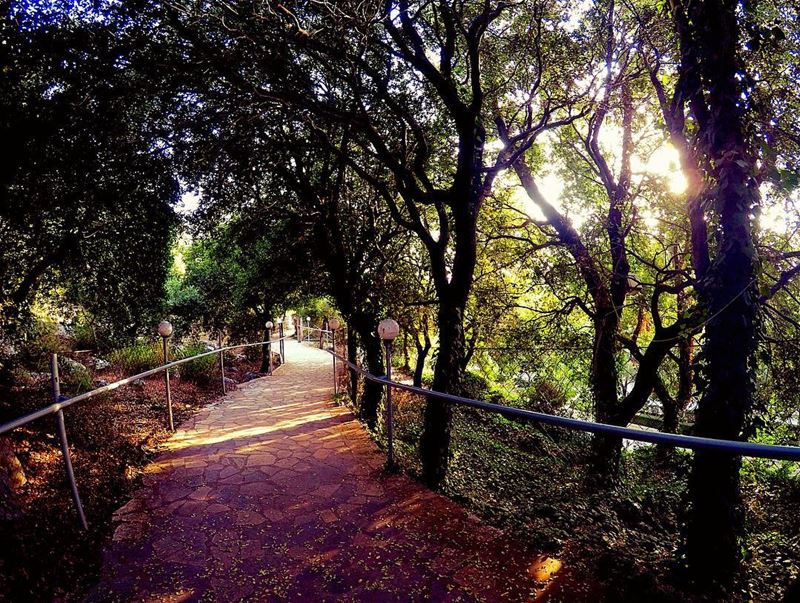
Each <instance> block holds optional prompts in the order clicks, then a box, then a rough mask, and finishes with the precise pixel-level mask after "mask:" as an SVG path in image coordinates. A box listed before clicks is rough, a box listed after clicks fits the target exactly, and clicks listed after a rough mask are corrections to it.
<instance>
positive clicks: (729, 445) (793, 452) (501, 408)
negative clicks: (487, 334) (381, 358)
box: [325, 350, 800, 461]
mask: <svg viewBox="0 0 800 603" xmlns="http://www.w3.org/2000/svg"><path fill="white" fill-rule="evenodd" d="M325 351H326V352H328V353H329V354H331V355H332V356H333V357H334V358H338V359H339V360H340V361H341V362H343V363H344V364H346V365H347V366H348V367H350V368H351V369H352V370H354V371H356V372H357V373H359V374H361V375H363V376H364V378H366V379H367V380H369V381H373V382H375V383H383V384H384V385H386V386H387V388H389V387H391V388H395V389H400V390H405V391H408V392H411V393H414V394H420V395H423V396H426V397H429V398H436V399H439V400H445V401H447V402H452V403H454V404H459V405H461V406H468V407H471V408H478V409H481V410H485V411H488V412H494V413H497V414H500V415H503V416H505V417H510V418H515V419H521V420H524V421H529V422H534V423H545V424H547V425H555V426H557V427H564V428H566V429H573V430H578V431H586V432H590V433H599V434H605V435H611V436H616V437H619V438H624V439H627V440H636V441H639V442H647V443H649V444H665V445H668V446H673V447H676V448H687V449H690V450H707V451H712V452H720V453H723V454H730V455H732V456H745V457H752V458H765V459H774V460H782V461H800V446H779V445H776V444H756V443H754V442H740V441H737V440H719V439H716V438H705V437H700V436H691V435H682V434H676V433H665V432H663V431H643V430H640V429H633V428H631V427H622V426H620V425H610V424H608V423H597V422H594V421H586V420H584V419H572V418H569V417H561V416H558V415H551V414H548V413H543V412H536V411H533V410H526V409H523V408H514V407H513V406H505V405H503V404H495V403H492V402H484V401H481V400H473V399H471V398H464V397H463V396H456V395H454V394H446V393H443V392H437V391H435V390H432V389H425V388H422V387H415V386H413V385H408V384H406V383H400V382H398V381H392V380H391V379H387V378H386V377H385V376H376V375H373V374H372V373H370V372H368V371H366V370H364V369H363V368H361V367H360V366H358V365H357V364H355V363H353V362H350V361H349V360H347V359H346V358H344V357H342V356H340V355H339V354H337V353H336V352H334V351H333V350H325ZM334 362H335V360H334Z"/></svg>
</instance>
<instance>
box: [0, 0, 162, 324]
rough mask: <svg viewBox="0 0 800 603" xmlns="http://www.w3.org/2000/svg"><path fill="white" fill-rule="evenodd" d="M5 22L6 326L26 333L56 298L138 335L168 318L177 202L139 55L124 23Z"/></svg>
mask: <svg viewBox="0 0 800 603" xmlns="http://www.w3.org/2000/svg"><path fill="white" fill-rule="evenodd" d="M12 4H13V3H12ZM23 4H24V3H23ZM4 13H7V14H4V17H3V19H2V21H0V38H2V48H3V51H2V53H3V73H4V79H3V82H4V85H3V86H2V88H0V116H2V117H0V139H2V140H3V141H4V149H5V150H6V153H5V155H4V161H3V162H2V167H1V168H0V239H2V241H3V245H2V247H0V321H1V322H2V323H3V326H5V328H6V329H7V330H8V331H9V332H18V331H19V329H20V328H22V327H21V325H24V322H25V320H24V319H25V318H26V316H28V315H29V309H30V306H31V304H32V303H33V301H34V299H35V296H36V294H37V293H41V294H42V295H45V296H49V295H50V292H51V291H52V290H53V288H54V286H56V285H57V286H58V288H59V289H60V290H61V292H63V295H64V296H65V298H66V300H67V301H69V302H73V303H77V304H80V305H82V306H84V307H85V308H86V309H88V310H89V311H91V312H92V313H93V314H95V315H96V316H97V317H102V318H104V319H106V321H107V322H106V324H107V327H108V329H109V330H110V331H111V332H112V333H113V334H114V335H131V334H132V333H135V332H136V330H137V329H138V328H140V327H141V325H142V323H143V322H147V319H148V314H149V313H152V312H154V310H155V309H157V308H158V307H159V306H160V303H161V298H162V295H163V281H164V277H165V273H166V269H167V259H168V246H167V243H168V241H169V239H170V237H171V234H172V229H173V227H174V226H175V223H176V217H175V215H174V212H173V210H172V207H171V206H172V204H174V203H175V202H176V200H177V194H178V188H177V183H176V180H175V178H174V177H173V174H172V171H171V168H170V161H169V157H168V156H167V154H166V152H165V151H164V149H163V145H160V144H159V143H158V142H157V141H156V140H155V139H154V135H155V132H154V131H153V130H151V129H150V126H152V125H155V122H154V121H150V120H149V119H147V115H148V114H149V112H150V111H152V110H153V109H155V107H156V106H157V105H158V103H157V102H154V100H155V99H153V98H152V97H148V96H147V94H146V93H145V90H146V87H144V86H142V82H141V81H139V80H137V76H136V73H135V72H134V70H133V68H132V61H131V57H130V56H129V54H130V52H131V48H133V47H135V46H136V44H135V43H132V42H131V40H130V39H128V40H127V41H126V42H124V43H123V42H122V38H123V37H124V36H119V35H118V34H119V31H118V30H117V28H118V27H121V26H122V25H121V22H120V19H121V18H122V17H121V15H120V14H119V12H118V11H113V10H109V11H108V12H107V13H104V18H103V19H95V18H92V16H91V14H92V11H88V12H79V11H78V12H75V13H71V11H68V10H67V11H60V10H47V9H46V8H45V7H43V6H36V5H31V6H27V8H26V6H24V5H22V6H21V5H15V6H13V7H10V8H9V7H6V8H5V9H4ZM129 33H130V34H131V35H135V31H134V30H131V31H130V32H129Z"/></svg>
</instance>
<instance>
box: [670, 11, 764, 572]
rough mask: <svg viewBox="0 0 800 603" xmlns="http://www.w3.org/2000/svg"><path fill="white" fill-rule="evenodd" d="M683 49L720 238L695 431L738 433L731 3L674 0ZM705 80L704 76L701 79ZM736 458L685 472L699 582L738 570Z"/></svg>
mask: <svg viewBox="0 0 800 603" xmlns="http://www.w3.org/2000/svg"><path fill="white" fill-rule="evenodd" d="M671 9H672V14H673V19H674V24H675V28H676V31H677V33H678V35H679V39H680V47H681V73H682V76H683V77H684V79H687V78H689V77H694V78H695V80H696V81H689V83H688V84H687V93H688V98H689V99H690V103H691V108H692V112H693V113H694V117H695V119H696V121H697V124H698V128H699V133H698V140H699V141H700V144H701V145H702V147H701V148H702V149H703V150H704V151H705V153H706V154H707V157H708V160H709V172H710V173H709V174H708V176H709V177H710V179H712V180H713V182H714V184H716V187H715V188H714V189H713V190H714V192H713V195H714V197H713V201H714V213H715V216H714V217H715V218H716V219H717V220H718V233H717V237H718V243H717V246H716V254H715V258H714V261H713V262H712V264H711V266H710V267H709V269H708V273H707V278H706V279H704V282H703V283H702V287H701V296H700V297H701V300H702V301H703V304H704V306H705V309H706V312H707V316H708V322H707V324H706V329H705V338H704V345H703V363H702V365H701V375H702V377H703V382H704V383H705V387H704V389H703V392H702V396H701V398H700V401H699V403H698V409H697V413H696V423H695V433H696V434H697V435H699V436H704V437H712V438H721V439H727V440H736V439H741V437H742V434H743V432H744V428H745V427H746V422H747V420H748V416H749V413H750V411H751V409H752V399H753V374H754V351H755V320H756V309H757V299H756V297H755V287H754V284H755V279H754V276H755V268H756V250H755V245H754V241H753V236H752V232H751V223H752V220H751V214H752V212H753V208H754V207H755V206H757V204H758V201H759V199H758V188H757V184H756V183H755V182H754V180H753V178H752V176H751V174H752V173H754V172H755V171H756V170H755V169H754V168H755V166H754V159H753V157H752V155H751V154H750V152H749V143H748V141H747V138H746V136H747V134H746V126H745V124H744V118H743V114H742V111H743V104H742V93H741V91H742V85H741V76H740V72H741V63H740V60H739V56H738V55H739V51H740V41H739V28H740V23H739V22H738V18H739V17H738V14H737V10H738V5H737V4H736V3H734V2H726V1H722V0H707V1H706V2H697V3H691V2H684V1H680V0H671ZM701 80H702V81H701ZM740 465H741V459H740V458H738V457H730V456H729V455H723V454H719V453H713V452H701V451H697V452H695V455H694V462H693V465H692V472H691V475H690V478H689V498H690V501H691V507H690V515H689V524H688V530H687V538H688V541H687V553H688V558H689V566H690V569H691V572H692V575H693V577H694V578H695V580H696V581H697V582H698V583H699V584H702V585H703V586H706V587H713V586H714V585H715V584H720V585H722V586H725V587H729V586H731V585H732V583H733V579H734V577H735V575H736V572H737V570H738V567H739V562H740V546H739V534H740V533H741V528H742V526H743V513H742V508H741V499H740V490H739V468H740Z"/></svg>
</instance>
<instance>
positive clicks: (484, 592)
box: [87, 343, 568, 602]
mask: <svg viewBox="0 0 800 603" xmlns="http://www.w3.org/2000/svg"><path fill="white" fill-rule="evenodd" d="M286 355H287V364H286V365H285V366H283V367H281V368H280V369H279V370H277V371H276V372H275V374H274V375H273V376H271V377H266V378H263V379H259V380H257V381H252V382H250V383H247V384H244V385H242V386H240V388H239V389H238V390H236V391H235V392H233V393H231V394H229V395H228V396H227V397H226V398H225V399H224V400H223V401H222V402H221V403H218V404H215V405H213V406H210V407H207V408H205V409H204V410H202V411H201V412H199V413H198V414H197V415H196V416H195V418H194V419H192V420H190V421H189V422H187V423H186V424H184V425H183V426H181V427H180V428H179V430H178V432H177V433H176V434H175V436H174V437H173V438H172V439H171V440H170V442H169V444H168V450H166V451H165V452H164V453H163V454H161V455H160V456H159V458H158V459H157V461H156V462H155V463H153V464H152V465H151V466H150V467H149V468H148V472H147V475H146V478H145V481H144V484H143V487H142V488H141V490H140V491H138V492H137V493H136V494H135V496H134V497H133V498H132V500H131V501H130V502H129V503H128V504H126V505H125V506H124V507H122V508H121V509H119V510H118V511H117V513H116V514H115V520H116V521H117V522H118V525H117V527H116V531H115V533H114V538H113V542H112V543H111V545H110V546H109V548H108V550H107V551H106V553H105V560H104V567H103V574H102V578H101V581H100V583H99V584H98V586H97V587H96V588H95V589H94V590H93V591H92V593H90V595H89V597H88V599H87V600H88V601H103V602H105V601H173V602H178V601H224V602H229V601H287V600H288V601H475V600H479V601H480V600H487V601H509V600H534V599H537V595H538V596H541V595H543V594H546V593H545V592H544V590H545V587H544V585H542V584H541V583H537V582H536V581H535V580H534V578H535V577H536V572H537V567H540V566H541V564H542V558H539V557H537V556H536V555H535V552H533V551H530V550H527V549H526V547H525V546H523V545H522V544H520V543H517V542H514V541H511V540H508V539H507V538H506V537H505V536H504V534H503V533H502V532H500V531H499V530H496V529H494V528H491V527H488V526H486V525H484V524H482V523H481V522H480V521H479V520H478V519H476V518H475V517H473V516H471V515H468V514H467V513H466V512H465V511H464V510H462V509H461V508H460V507H459V506H458V505H456V504H454V503H453V502H451V501H449V500H448V499H446V498H444V497H442V496H439V495H437V494H434V493H432V492H430V491H428V490H426V489H424V488H423V487H422V486H420V485H419V484H417V483H415V482H414V481H412V480H410V479H409V478H407V477H404V476H401V475H387V474H385V473H384V471H383V470H382V467H383V462H384V457H383V455H382V453H380V451H379V450H378V449H377V448H376V446H375V445H374V443H373V442H372V441H371V440H370V439H369V437H368V435H367V434H366V432H365V431H364V430H363V428H362V427H361V426H360V424H359V423H358V422H357V421H356V420H355V418H354V417H353V416H352V414H350V413H349V412H348V411H347V410H346V409H344V408H341V407H338V406H336V405H335V404H333V403H332V402H331V401H330V398H331V393H332V392H331V385H332V383H331V382H332V375H331V365H330V356H328V355H327V354H326V353H325V352H322V351H320V350H315V349H313V348H308V347H305V346H300V345H298V344H296V343H289V344H288V345H287V350H286ZM546 565H547V563H546V562H545V564H544V566H546ZM567 600H568V599H567Z"/></svg>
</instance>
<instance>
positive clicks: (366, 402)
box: [350, 312, 384, 429]
mask: <svg viewBox="0 0 800 603" xmlns="http://www.w3.org/2000/svg"><path fill="white" fill-rule="evenodd" d="M377 324H378V321H377V317H376V316H374V315H373V314H371V313H368V312H359V313H356V314H354V315H353V316H352V317H351V319H350V325H351V326H352V327H353V330H355V331H356V333H357V334H358V341H359V344H360V348H361V350H362V351H363V353H364V364H365V365H366V369H367V371H369V372H370V373H372V374H373V375H383V374H384V363H383V348H382V346H381V341H380V339H378V336H377V335H376V334H375V328H376V326H377ZM382 395H383V387H382V386H381V384H380V383H375V382H373V381H365V382H364V391H363V393H362V395H361V400H360V403H359V414H360V416H361V419H362V420H363V421H364V422H366V424H367V426H368V427H369V428H370V429H374V428H375V424H376V423H377V420H378V407H379V406H380V403H381V397H382Z"/></svg>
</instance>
